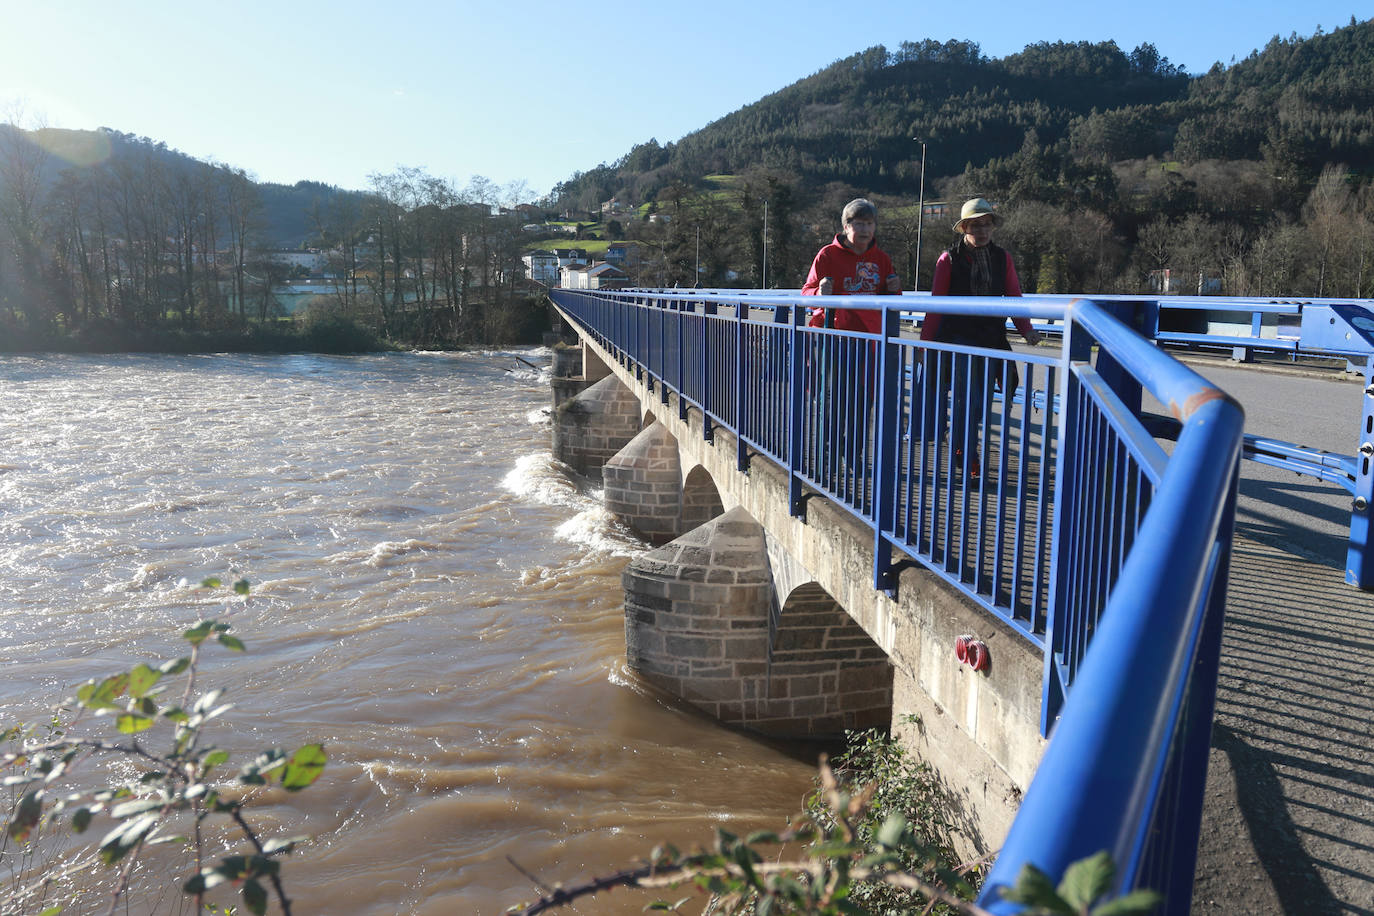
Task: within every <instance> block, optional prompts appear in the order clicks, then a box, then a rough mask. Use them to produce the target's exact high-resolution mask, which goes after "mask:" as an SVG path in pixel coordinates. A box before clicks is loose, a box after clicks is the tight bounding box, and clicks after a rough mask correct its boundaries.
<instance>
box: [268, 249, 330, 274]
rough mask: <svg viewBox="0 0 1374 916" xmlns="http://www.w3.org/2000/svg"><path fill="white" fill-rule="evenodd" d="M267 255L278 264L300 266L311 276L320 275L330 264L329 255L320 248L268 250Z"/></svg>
mask: <svg viewBox="0 0 1374 916" xmlns="http://www.w3.org/2000/svg"><path fill="white" fill-rule="evenodd" d="M267 256H268V257H269V258H271V259H272V260H273V261H275V262H277V263H278V264H285V265H286V266H287V267H293V268H294V267H300V268H302V269H303V270H305V272H306V273H308V274H310V275H311V276H319V275H321V274H323V273H324V270H325V268H326V267H328V266H329V256H328V254H326V253H325V252H323V251H321V250H320V249H318V248H308V249H305V250H299V249H278V250H276V251H269V252H267Z"/></svg>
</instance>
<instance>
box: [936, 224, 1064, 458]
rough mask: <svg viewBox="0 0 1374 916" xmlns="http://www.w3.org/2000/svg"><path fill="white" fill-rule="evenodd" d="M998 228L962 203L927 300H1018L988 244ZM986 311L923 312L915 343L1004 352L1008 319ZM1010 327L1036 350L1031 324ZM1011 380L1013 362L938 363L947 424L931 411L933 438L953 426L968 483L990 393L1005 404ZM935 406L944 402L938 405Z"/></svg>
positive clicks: (1003, 258) (998, 254)
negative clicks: (996, 392) (997, 393)
mask: <svg viewBox="0 0 1374 916" xmlns="http://www.w3.org/2000/svg"><path fill="white" fill-rule="evenodd" d="M1001 222H1002V218H1001V217H1000V216H998V215H997V212H996V211H995V210H994V209H993V206H992V204H990V203H988V201H987V200H986V199H984V198H982V197H974V198H972V199H970V200H967V201H965V202H964V206H963V208H962V209H960V211H959V221H958V222H957V223H955V224H954V231H955V232H956V233H958V236H959V237H958V238H957V239H956V240H955V242H954V244H953V245H951V246H950V247H949V249H948V250H947V251H945V252H944V253H943V254H941V255H940V259H939V260H938V261H936V262H935V277H934V280H933V282H932V283H931V285H930V294H931V296H998V297H1001V296H1019V295H1021V279H1020V278H1019V277H1018V276H1017V275H1016V265H1015V264H1013V263H1012V259H1011V253H1010V252H1008V251H1007V250H1006V249H1004V248H1000V247H998V246H997V245H994V244H993V243H992V231H993V230H994V229H996V228H997V226H998V225H1000V224H1001ZM988 305H989V308H988V313H987V314H986V315H983V314H974V315H941V314H939V313H937V312H927V313H926V316H925V320H924V321H923V322H922V323H921V339H922V340H932V341H936V342H938V343H948V344H959V345H961V346H972V347H984V348H987V349H991V350H1006V351H1010V350H1011V345H1010V344H1009V343H1008V342H1007V331H1006V326H1007V316H1006V314H1005V313H1001V312H1000V310H998V309H997V308H996V303H995V302H990V303H988ZM1012 323H1013V324H1014V325H1015V326H1016V329H1017V330H1018V331H1020V332H1021V336H1022V337H1024V338H1025V339H1026V342H1027V343H1030V344H1036V343H1039V342H1040V334H1039V332H1038V331H1036V330H1035V328H1033V327H1031V323H1030V319H1028V318H1015V319H1012ZM951 363H952V369H951V366H950V364H951ZM1004 366H1005V370H1006V371H1005V373H1004V372H1003V368H1004ZM1018 376H1019V373H1018V372H1017V370H1016V363H1015V362H1014V361H1006V362H1005V363H1004V362H1003V361H1002V360H993V359H991V358H990V357H986V356H965V355H956V356H952V357H951V358H950V359H949V361H948V362H947V363H945V368H944V370H943V373H942V377H941V378H940V379H939V384H940V386H941V388H942V390H943V391H944V393H945V395H944V397H947V398H949V400H950V407H949V418H948V419H949V421H952V422H947V420H946V414H945V410H944V407H943V406H941V407H940V408H939V409H938V410H937V411H936V413H937V415H938V423H937V427H936V429H937V432H936V437H937V439H943V437H944V434H945V431H946V429H947V428H948V426H950V425H952V427H953V429H952V430H950V438H951V439H953V440H954V449H955V456H956V460H957V461H958V462H959V463H960V464H962V465H963V466H964V468H965V470H964V473H966V474H967V475H968V476H970V477H977V476H978V474H979V462H978V450H977V436H978V425H979V422H980V421H981V419H982V417H983V416H985V415H987V414H988V412H989V410H990V409H991V406H992V396H993V391H994V389H995V388H1005V389H1006V390H1005V391H1004V392H1003V394H1004V395H1005V396H1006V397H1008V398H1009V397H1011V396H1012V395H1013V394H1014V393H1015V392H1016V389H1017V387H1018V384H1019V377H1018ZM931 381H932V382H934V381H935V380H934V379H932V380H931ZM965 398H967V401H966V400H965ZM937 400H940V401H943V400H944V398H938V399H937ZM966 405H968V407H966ZM965 456H967V457H965Z"/></svg>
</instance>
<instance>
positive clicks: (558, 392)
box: [549, 344, 590, 410]
mask: <svg viewBox="0 0 1374 916" xmlns="http://www.w3.org/2000/svg"><path fill="white" fill-rule="evenodd" d="M582 349H583V348H582V346H581V344H579V345H578V346H575V347H570V346H565V345H562V344H560V345H559V346H556V347H554V348H553V365H552V376H553V377H552V378H551V379H550V381H549V384H550V386H551V387H552V388H553V409H554V410H557V409H558V407H559V405H560V404H562V403H563V402H564V401H568V400H571V399H572V398H575V397H577V396H578V395H579V394H581V393H582V392H583V391H586V390H587V386H588V384H590V383H589V382H588V381H587V380H586V379H585V378H584V377H583V376H582Z"/></svg>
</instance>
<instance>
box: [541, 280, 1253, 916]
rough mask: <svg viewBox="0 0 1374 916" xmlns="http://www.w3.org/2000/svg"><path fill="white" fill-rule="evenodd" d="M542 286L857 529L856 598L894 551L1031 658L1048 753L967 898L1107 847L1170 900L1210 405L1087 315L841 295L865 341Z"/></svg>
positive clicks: (786, 314) (741, 308)
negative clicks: (862, 573) (990, 318)
mask: <svg viewBox="0 0 1374 916" xmlns="http://www.w3.org/2000/svg"><path fill="white" fill-rule="evenodd" d="M551 295H552V296H553V298H554V300H555V302H556V303H557V304H558V305H559V307H560V309H561V310H562V312H563V313H564V314H565V315H566V316H567V317H568V318H569V320H570V321H572V322H573V323H574V324H576V325H577V327H578V328H579V331H580V332H581V333H583V334H586V335H588V336H590V337H592V338H593V339H595V340H596V341H597V342H598V343H599V344H600V345H601V346H602V347H603V348H604V349H605V350H606V351H607V352H608V353H609V354H611V356H612V357H613V358H614V359H615V360H617V361H619V363H620V364H621V366H622V367H623V368H624V369H625V370H627V371H631V372H633V373H634V374H635V375H636V377H638V378H639V379H641V380H643V381H645V382H646V384H647V385H649V386H650V387H651V388H655V389H656V390H657V391H658V393H659V394H660V396H661V397H662V398H663V400H664V402H665V403H667V402H668V401H669V395H670V393H671V394H673V395H675V396H676V397H677V402H678V405H679V412H680V413H681V414H682V415H684V416H685V414H686V412H687V411H689V410H691V409H697V410H700V411H701V413H702V416H703V421H704V422H703V429H704V431H705V434H706V435H707V436H712V435H713V434H714V430H716V429H724V430H728V431H729V432H730V433H731V434H732V435H733V436H734V438H735V442H736V448H737V454H738V463H739V466H740V468H741V469H744V468H746V467H747V465H748V462H749V461H750V460H756V459H757V458H759V457H763V458H766V459H768V460H772V461H774V462H776V463H777V464H779V465H780V466H782V467H783V468H785V469H786V470H787V473H788V475H789V481H790V485H789V491H790V492H789V495H790V499H791V503H792V511H793V512H794V513H796V514H798V515H802V514H804V512H805V502H806V500H807V499H809V498H813V495H815V494H819V495H821V496H824V497H826V498H828V499H830V500H832V501H833V502H834V503H835V504H836V505H839V506H843V507H844V508H845V509H847V510H848V511H849V512H851V513H852V514H853V515H854V516H855V517H856V518H857V519H859V520H860V521H861V522H863V523H864V524H866V525H868V526H869V528H870V529H871V530H872V531H873V535H874V544H875V550H874V555H875V563H874V570H873V576H874V585H875V587H877V588H880V589H889V590H890V589H893V588H895V583H896V577H895V574H894V562H895V557H894V553H895V554H896V555H897V556H906V557H909V558H911V559H913V560H915V561H917V562H919V563H921V564H923V565H925V566H926V567H927V568H929V569H931V570H932V571H933V572H934V573H935V574H937V575H939V576H941V577H942V578H944V579H945V580H946V581H947V582H949V583H950V584H951V585H953V586H954V587H955V588H957V589H959V590H960V591H962V592H963V593H964V594H965V595H967V596H968V597H969V598H970V599H971V600H973V601H974V602H976V603H977V604H979V605H980V606H982V607H983V608H984V609H985V610H986V611H987V612H988V613H991V614H994V615H996V616H997V617H999V618H1000V619H1001V620H1003V621H1005V622H1006V623H1008V624H1009V625H1010V626H1012V627H1013V628H1014V629H1015V630H1016V632H1018V633H1019V634H1020V635H1021V636H1022V637H1023V638H1024V639H1026V640H1028V641H1029V642H1030V643H1031V644H1033V645H1035V646H1036V647H1038V648H1039V649H1040V650H1041V651H1042V652H1043V656H1044V659H1045V676H1044V678H1043V682H1042V688H1043V701H1042V704H1041V708H1042V716H1041V718H1042V721H1041V728H1042V732H1043V733H1046V734H1048V733H1049V732H1050V730H1051V729H1054V739H1053V740H1052V741H1051V742H1050V745H1049V748H1048V749H1047V751H1046V755H1045V759H1044V762H1042V764H1041V765H1040V767H1039V769H1038V770H1037V775H1036V778H1035V781H1034V783H1033V784H1032V786H1031V787H1030V790H1029V792H1028V793H1027V796H1026V799H1025V801H1024V803H1023V806H1022V810H1021V813H1020V814H1019V815H1018V817H1017V820H1016V824H1015V826H1014V827H1013V830H1012V834H1011V836H1010V837H1009V838H1008V843H1007V846H1005V847H1004V849H1003V852H1002V854H1001V856H1000V857H999V859H998V864H997V866H996V868H995V870H994V872H993V873H992V875H991V877H990V880H989V883H988V885H987V887H988V891H987V893H986V894H985V895H984V903H985V905H989V906H1002V907H1004V910H1003V911H1006V912H1010V911H1012V909H1014V908H1012V909H1006V908H1005V907H1006V905H1005V904H998V903H996V893H997V888H998V887H999V886H1000V885H1001V884H1003V883H1006V882H1008V881H1010V880H1014V877H1015V873H1016V872H1017V871H1019V869H1020V867H1021V865H1023V864H1025V863H1027V862H1033V863H1035V864H1036V865H1038V866H1039V867H1041V868H1042V869H1044V870H1045V871H1047V872H1049V873H1051V874H1059V873H1062V871H1063V867H1064V866H1065V865H1067V864H1068V862H1071V861H1073V860H1074V859H1077V858H1082V857H1084V856H1087V855H1091V854H1093V853H1095V852H1097V851H1099V850H1101V849H1109V850H1111V851H1112V852H1113V854H1114V856H1115V860H1116V862H1117V863H1118V866H1119V867H1120V868H1121V872H1120V881H1121V887H1122V889H1123V890H1125V889H1130V888H1133V887H1136V886H1140V885H1141V884H1142V883H1143V884H1146V885H1148V886H1153V887H1156V888H1164V889H1166V892H1167V893H1169V894H1170V899H1171V901H1179V900H1182V901H1185V903H1184V904H1183V905H1181V908H1179V905H1178V904H1177V903H1175V905H1173V906H1171V908H1170V909H1171V911H1172V912H1185V911H1186V909H1187V907H1186V899H1187V897H1188V892H1189V890H1190V888H1191V875H1192V868H1191V857H1192V856H1193V855H1194V854H1195V850H1196V840H1197V829H1198V817H1199V816H1200V815H1199V811H1200V807H1201V802H1200V799H1201V792H1202V785H1203V782H1204V780H1205V773H1206V760H1207V754H1206V751H1207V746H1208V735H1209V731H1210V724H1211V715H1212V704H1213V701H1214V697H1215V687H1216V667H1217V657H1218V653H1219V650H1220V629H1221V616H1222V603H1223V599H1224V594H1225V587H1226V571H1227V565H1228V558H1229V551H1230V536H1231V524H1232V518H1233V515H1234V494H1235V485H1236V468H1237V464H1238V460H1239V455H1240V443H1241V436H1242V429H1241V426H1242V418H1241V412H1240V409H1239V408H1238V407H1237V406H1236V405H1235V404H1234V403H1233V402H1232V401H1230V400H1229V399H1227V398H1225V397H1224V396H1223V395H1221V394H1220V392H1218V391H1216V389H1214V388H1212V387H1211V386H1209V385H1208V384H1207V383H1206V382H1205V381H1204V380H1203V379H1201V378H1200V377H1199V376H1197V375H1196V374H1194V373H1193V372H1191V371H1190V370H1188V369H1186V368H1185V367H1183V366H1182V365H1181V364H1179V363H1177V362H1176V361H1174V360H1173V359H1172V358H1170V357H1168V356H1167V355H1166V354H1164V353H1162V352H1161V351H1159V350H1157V349H1156V348H1155V347H1154V346H1153V345H1152V344H1151V343H1150V342H1148V341H1146V340H1145V339H1143V338H1142V337H1140V336H1139V335H1137V334H1135V333H1133V332H1132V331H1131V330H1130V329H1128V328H1127V327H1125V326H1124V325H1123V324H1121V323H1120V322H1119V321H1118V320H1117V319H1116V318H1114V317H1113V316H1112V315H1111V314H1110V312H1111V310H1112V306H1111V305H1110V304H1108V306H1107V307H1103V306H1100V305H1098V304H1096V303H1094V302H1091V301H1087V300H1080V301H1075V302H1072V303H1065V302H1063V301H1047V300H1045V299H1043V298H1039V297H1026V298H1024V299H1020V300H1002V301H1001V302H999V303H998V310H999V312H1005V313H1006V314H1008V315H1016V316H1025V317H1030V318H1033V319H1041V320H1051V319H1052V320H1057V321H1062V322H1063V323H1064V327H1065V328H1066V329H1067V331H1066V333H1065V340H1064V344H1063V347H1062V349H1061V350H1060V351H1059V352H1058V353H1054V354H1051V352H1049V351H1047V350H1046V348H1040V349H1037V350H1036V351H1033V352H1011V351H1005V350H987V349H977V348H969V347H957V346H952V345H946V344H938V343H932V342H924V341H920V340H919V339H917V338H916V337H915V336H914V335H913V334H912V333H911V331H910V325H909V323H908V322H906V321H905V318H906V317H909V312H908V310H910V309H912V308H915V307H918V306H920V307H922V308H928V307H929V305H930V303H931V300H929V299H919V300H918V299H908V298H906V297H903V299H896V298H894V297H877V296H874V297H850V298H848V299H847V300H845V305H846V306H847V307H863V308H874V309H878V310H881V312H882V318H883V326H882V329H881V332H879V333H859V332H850V331H838V330H832V329H828V328H823V327H822V328H813V327H808V326H807V325H806V320H807V311H808V308H809V307H812V306H816V305H818V304H822V302H824V303H825V304H832V305H833V304H834V302H835V300H817V299H812V298H804V297H800V296H798V295H796V294H764V293H749V294H743V295H742V294H734V295H731V294H727V293H725V292H724V291H719V292H714V291H713V292H711V293H703V292H686V291H684V292H676V293H667V292H665V293H649V292H642V291H629V292H623V293H608V292H600V291H586V292H584V291H557V290H556V291H553V292H552V293H551ZM988 304H989V303H988V300H986V299H981V300H979V299H964V298H958V297H945V298H942V299H941V300H940V310H941V311H942V312H947V313H962V314H973V313H976V312H978V311H983V312H984V314H985V313H986V309H987V307H988ZM1094 353H1096V360H1095V362H1094V360H1093V358H1092V357H1093V355H1094ZM1145 390H1148V391H1150V392H1151V393H1152V394H1153V395H1154V396H1155V397H1156V398H1157V399H1158V400H1159V401H1160V402H1161V403H1163V404H1166V405H1170V407H1171V409H1172V413H1173V416H1174V418H1175V419H1176V420H1177V421H1178V422H1179V424H1180V432H1179V436H1178V444H1177V446H1176V447H1175V449H1174V451H1173V453H1172V454H1171V455H1166V454H1165V453H1164V451H1163V449H1162V448H1161V447H1160V446H1159V445H1158V444H1157V443H1156V442H1155V441H1154V440H1153V439H1152V438H1151V437H1150V435H1149V434H1148V433H1147V431H1146V429H1145V427H1144V426H1143V425H1142V423H1141V422H1140V420H1139V411H1140V402H1141V392H1142V391H1145ZM1056 404H1057V405H1058V409H1056V407H1055V405H1056ZM1089 647H1091V649H1092V651H1089ZM1056 723H1057V725H1056ZM1065 736H1067V737H1065ZM1104 736H1111V738H1110V740H1109V739H1107V738H1106V737H1104ZM1065 748H1067V750H1065ZM1091 787H1096V788H1097V789H1098V790H1099V791H1094V789H1093V788H1091ZM1103 792H1106V793H1109V794H1110V795H1111V800H1110V801H1104V798H1103V796H1102V794H1101V793H1103ZM1185 860H1186V862H1185ZM1185 865H1186V866H1187V867H1184V866H1185Z"/></svg>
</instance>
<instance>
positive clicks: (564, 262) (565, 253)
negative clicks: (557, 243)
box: [553, 248, 587, 268]
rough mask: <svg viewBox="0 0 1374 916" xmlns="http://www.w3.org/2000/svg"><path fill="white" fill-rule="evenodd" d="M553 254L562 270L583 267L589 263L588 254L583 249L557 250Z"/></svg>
mask: <svg viewBox="0 0 1374 916" xmlns="http://www.w3.org/2000/svg"><path fill="white" fill-rule="evenodd" d="M553 253H554V256H555V257H557V258H558V266H559V267H560V268H563V267H569V266H573V267H581V266H583V265H585V264H586V263H587V252H586V251H584V250H582V249H581V248H555V249H554V250H553Z"/></svg>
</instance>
